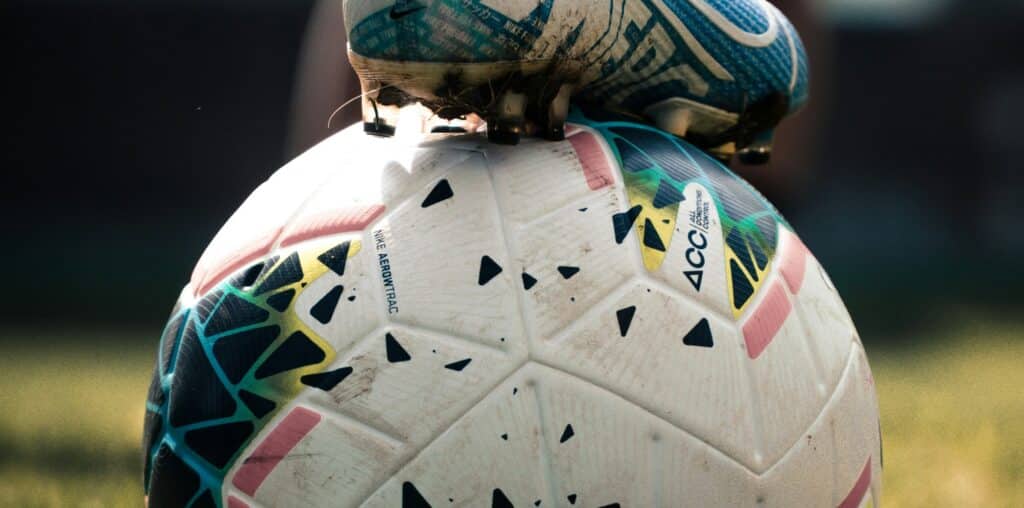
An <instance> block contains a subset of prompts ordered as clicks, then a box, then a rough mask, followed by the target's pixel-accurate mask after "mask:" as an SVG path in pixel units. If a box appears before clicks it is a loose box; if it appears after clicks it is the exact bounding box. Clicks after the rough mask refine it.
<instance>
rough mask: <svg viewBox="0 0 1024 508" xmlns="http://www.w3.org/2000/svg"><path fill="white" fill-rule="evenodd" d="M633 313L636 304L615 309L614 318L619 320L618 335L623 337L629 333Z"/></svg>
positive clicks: (634, 312)
mask: <svg viewBox="0 0 1024 508" xmlns="http://www.w3.org/2000/svg"><path fill="white" fill-rule="evenodd" d="M635 314H636V305H630V306H629V307H623V308H621V309H619V310H617V311H615V319H616V320H618V322H619V335H621V336H623V337H625V336H626V334H627V333H629V325H631V324H633V316H634V315H635Z"/></svg>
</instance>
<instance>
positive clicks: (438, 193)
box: [420, 178, 455, 208]
mask: <svg viewBox="0 0 1024 508" xmlns="http://www.w3.org/2000/svg"><path fill="white" fill-rule="evenodd" d="M454 195H455V193H454V192H452V185H451V184H450V183H448V179H447V178H444V179H442V180H441V181H439V182H437V185H435V186H434V188H433V189H431V190H430V193H429V194H427V197H426V199H424V200H423V203H422V204H421V205H420V206H422V207H423V208H427V207H430V206H433V205H436V204H438V203H440V202H442V201H444V200H446V199H449V198H451V197H452V196H454Z"/></svg>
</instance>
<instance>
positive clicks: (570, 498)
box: [566, 494, 576, 504]
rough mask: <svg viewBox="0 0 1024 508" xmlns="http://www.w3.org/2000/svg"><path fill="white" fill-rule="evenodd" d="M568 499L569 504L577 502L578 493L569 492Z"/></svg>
mask: <svg viewBox="0 0 1024 508" xmlns="http://www.w3.org/2000/svg"><path fill="white" fill-rule="evenodd" d="M566 499H568V500H569V504H576V494H569V495H568V496H566Z"/></svg>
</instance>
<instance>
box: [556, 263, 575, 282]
mask: <svg viewBox="0 0 1024 508" xmlns="http://www.w3.org/2000/svg"><path fill="white" fill-rule="evenodd" d="M558 273H560V274H562V278H563V279H565V280H569V279H571V278H573V277H574V276H575V275H576V274H577V273H580V269H579V267H578V266H559V267H558Z"/></svg>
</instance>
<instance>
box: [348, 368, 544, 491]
mask: <svg viewBox="0 0 1024 508" xmlns="http://www.w3.org/2000/svg"><path fill="white" fill-rule="evenodd" d="M542 421H543V420H542V418H541V414H540V406H539V404H538V399H537V383H536V380H535V378H534V377H533V376H532V375H531V372H530V371H529V370H528V369H520V370H518V371H516V372H515V373H514V374H513V375H512V376H510V377H509V378H508V379H506V380H505V381H503V382H502V383H501V384H500V385H498V387H497V388H495V389H494V390H492V391H491V392H490V394H489V395H487V397H485V398H484V399H483V400H482V401H481V402H480V403H479V404H477V405H476V406H475V407H473V409H472V410H470V411H469V412H468V413H467V414H466V415H465V416H463V417H461V418H460V419H459V420H458V421H456V422H455V424H454V425H452V426H451V428H449V429H448V430H447V431H445V432H444V433H443V434H441V435H440V436H439V437H438V438H437V440H435V441H434V442H432V443H430V444H429V445H428V446H426V447H424V448H423V449H422V450H421V451H420V452H419V453H418V454H417V455H416V457H415V458H414V459H413V460H412V461H411V462H409V464H408V465H406V466H405V467H403V468H402V469H400V470H399V471H397V472H395V474H394V475H393V476H392V477H391V478H390V479H389V480H388V481H387V482H386V483H384V484H383V485H382V486H381V487H380V489H379V490H378V491H377V492H376V493H374V494H373V495H372V496H370V497H369V498H368V499H367V501H366V502H365V503H364V504H363V506H367V507H377V506H381V507H383V506H403V504H402V503H403V501H405V500H407V499H408V497H407V494H411V492H410V491H409V490H407V489H404V488H403V485H404V484H406V483H409V484H411V485H413V486H414V488H415V490H416V491H417V492H418V493H419V494H420V495H421V496H422V497H423V499H425V500H426V501H427V502H428V503H430V504H431V505H433V506H445V505H448V504H449V501H448V500H449V499H451V500H452V501H451V503H454V504H455V505H456V506H474V505H485V504H486V503H490V502H492V501H493V499H495V498H498V499H500V497H499V496H501V497H504V498H507V499H508V500H509V501H511V503H512V505H514V506H532V505H533V503H534V501H535V500H537V499H542V500H548V501H547V502H544V503H543V504H544V505H547V506H551V505H555V506H557V505H558V503H557V502H552V501H551V500H550V499H551V498H550V494H549V492H550V489H549V485H548V480H547V476H546V475H547V472H546V469H545V468H544V467H543V463H544V461H545V460H546V459H545V454H546V450H545V448H544V444H543V443H542V442H541V438H540V436H541V435H542V434H543V433H544V432H546V429H544V428H543V426H542ZM496 489H498V490H500V491H501V494H500V495H498V494H495V490H496ZM563 499H564V498H563ZM499 506H500V505H499Z"/></svg>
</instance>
